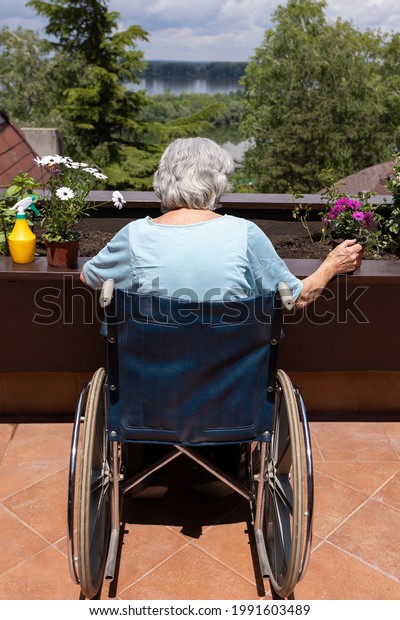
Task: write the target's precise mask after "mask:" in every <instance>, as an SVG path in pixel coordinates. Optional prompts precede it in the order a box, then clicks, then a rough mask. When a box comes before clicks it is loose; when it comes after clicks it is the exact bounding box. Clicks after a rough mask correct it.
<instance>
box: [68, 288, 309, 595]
mask: <svg viewBox="0 0 400 620" xmlns="http://www.w3.org/2000/svg"><path fill="white" fill-rule="evenodd" d="M112 291H113V283H112V281H107V282H106V283H105V285H104V286H103V290H102V293H101V296H100V304H101V305H102V306H103V307H106V306H107V305H108V304H109V303H110V301H111V298H112ZM276 298H277V301H278V304H277V308H276V311H277V312H278V313H279V315H280V319H279V325H280V324H281V314H282V312H281V310H282V305H283V306H284V307H286V308H288V309H291V307H293V304H294V301H293V298H292V297H291V294H290V291H289V289H288V287H287V286H286V285H285V284H284V283H281V284H280V285H279V289H278V293H277V295H276ZM275 344H277V343H275ZM274 353H275V355H277V347H275V351H274ZM109 389H112V386H109V385H108V384H107V374H106V371H105V370H104V369H103V368H99V369H98V370H97V371H96V372H95V373H94V375H93V378H92V380H91V381H90V382H88V383H87V384H85V385H84V387H83V390H82V392H81V395H80V398H79V401H78V404H77V409H76V416H75V423H74V427H73V433H72V441H71V457H70V467H69V483H68V561H69V569H70V574H71V578H72V580H73V582H74V583H76V584H80V587H81V592H82V594H83V595H84V597H85V598H88V599H93V598H95V597H96V596H97V595H98V594H99V591H100V590H101V587H102V584H103V579H104V578H105V579H106V580H110V581H112V580H113V579H114V576H115V568H116V559H117V553H118V545H119V540H120V536H121V532H120V525H121V524H120V518H121V513H122V505H123V497H124V495H125V494H126V493H127V492H128V491H130V490H131V489H132V488H134V487H135V486H137V485H139V484H140V483H141V482H142V481H143V480H145V479H146V478H147V477H148V476H149V475H151V474H153V473H154V472H156V471H157V470H159V469H160V468H161V467H164V466H165V465H166V464H167V463H169V462H171V461H173V460H175V459H176V458H178V457H179V456H181V455H186V456H187V457H188V458H190V459H192V460H193V461H194V462H196V463H197V464H198V465H200V466H201V467H202V468H204V469H205V470H206V471H208V472H209V473H211V474H212V475H213V476H215V477H216V478H217V479H219V480H221V481H222V482H223V483H225V484H226V485H228V486H229V487H230V488H231V489H233V490H234V491H235V492H237V493H239V494H240V495H241V496H243V497H244V498H245V499H246V500H247V501H248V502H249V508H250V512H251V522H252V525H253V528H254V536H255V542H256V549H257V555H258V560H259V565H260V569H261V575H262V577H263V579H269V581H270V584H271V588H272V590H273V591H274V592H275V593H277V594H278V595H279V596H280V597H281V598H287V597H289V596H291V595H292V593H293V591H294V589H295V586H296V584H297V583H298V581H299V580H300V579H301V578H302V577H303V576H304V574H305V571H306V569H307V565H308V561H309V556H310V550H311V539H312V520H313V469H312V453H311V441H310V434H309V428H308V422H307V416H306V410H305V406H304V402H303V399H302V397H301V394H300V391H299V389H298V388H297V387H296V386H294V385H293V384H292V382H291V380H290V378H289V377H288V375H287V374H286V373H285V372H284V371H282V370H277V373H276V380H275V385H274V388H272V390H274V393H275V396H274V418H273V428H272V433H269V432H266V433H265V434H264V435H265V436H264V437H263V438H262V439H261V440H257V441H252V442H248V443H244V444H243V447H244V452H245V482H242V480H237V479H235V478H233V477H231V476H230V475H228V474H226V473H225V472H223V471H221V470H220V469H218V468H217V467H216V466H215V465H214V464H212V463H210V462H209V461H208V460H207V459H205V458H204V457H203V456H201V455H200V454H198V453H197V452H196V450H195V446H194V447H192V446H187V445H180V444H171V445H172V451H171V452H170V453H169V454H167V455H166V456H165V457H163V458H161V459H159V460H158V461H157V462H155V463H154V464H152V465H151V466H150V467H147V468H146V469H144V470H142V471H141V472H140V473H139V474H137V475H135V476H133V477H132V478H130V479H128V480H125V462H124V445H125V444H124V443H123V442H119V441H116V440H112V438H111V440H109V438H108V413H107V390H109ZM268 389H270V388H268ZM82 423H83V431H82V438H81V441H80V446H81V447H80V451H81V456H80V475H79V480H78V481H77V476H76V474H77V463H78V444H79V440H80V437H79V435H80V427H81V425H82ZM111 434H112V433H111ZM238 443H240V442H238ZM76 491H77V498H76ZM75 512H76V517H77V532H76V533H75ZM76 548H77V555H76V553H75V549H76Z"/></svg>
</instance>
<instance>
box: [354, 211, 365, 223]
mask: <svg viewBox="0 0 400 620" xmlns="http://www.w3.org/2000/svg"><path fill="white" fill-rule="evenodd" d="M351 217H352V218H353V220H357V222H363V221H364V219H365V217H364V213H363V212H362V211H354V212H353V213H352V214H351Z"/></svg>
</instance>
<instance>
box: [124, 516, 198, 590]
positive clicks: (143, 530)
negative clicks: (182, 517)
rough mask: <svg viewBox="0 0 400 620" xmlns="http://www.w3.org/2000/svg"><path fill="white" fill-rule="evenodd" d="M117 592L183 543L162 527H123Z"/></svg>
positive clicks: (179, 547) (179, 538)
mask: <svg viewBox="0 0 400 620" xmlns="http://www.w3.org/2000/svg"><path fill="white" fill-rule="evenodd" d="M124 530H125V534H124V537H123V546H122V551H121V562H120V567H119V574H118V579H117V583H116V584H113V587H114V586H115V585H116V586H117V592H121V591H122V590H126V588H128V587H129V586H130V585H131V584H132V583H134V582H135V581H137V580H138V579H140V578H141V577H143V576H144V575H145V574H146V573H148V572H149V571H151V570H152V569H154V568H155V567H156V566H158V565H159V564H160V563H161V562H164V560H166V559H167V558H169V557H170V556H171V555H173V554H174V553H176V552H177V551H178V550H179V549H181V548H182V547H183V546H184V545H186V544H187V543H186V541H185V540H184V538H182V536H179V535H178V534H176V533H175V532H173V531H172V530H171V529H170V528H168V527H165V526H164V525H144V524H143V525H131V524H129V523H127V524H125V527H124Z"/></svg>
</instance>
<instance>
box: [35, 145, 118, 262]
mask: <svg viewBox="0 0 400 620" xmlns="http://www.w3.org/2000/svg"><path fill="white" fill-rule="evenodd" d="M35 162H36V163H37V165H38V166H40V167H41V168H42V172H43V175H42V178H43V181H42V189H43V195H42V197H41V210H42V214H43V220H42V227H43V239H44V242H45V246H46V255H47V261H48V263H49V264H50V265H52V266H54V267H65V266H67V267H76V265H77V261H78V256H79V232H78V231H77V229H76V225H77V223H78V220H79V219H80V218H81V217H84V216H88V215H89V211H90V210H91V209H93V208H94V206H95V205H94V204H93V203H90V202H89V201H88V200H87V196H88V194H89V191H90V190H91V189H93V188H94V186H95V184H96V182H97V181H99V180H101V181H102V180H105V179H106V178H107V177H106V175H104V174H102V173H101V172H100V171H99V170H97V169H96V168H92V167H90V166H88V165H87V164H85V163H80V162H75V161H73V160H72V159H71V158H70V157H61V156H60V155H46V156H45V157H41V158H36V159H35Z"/></svg>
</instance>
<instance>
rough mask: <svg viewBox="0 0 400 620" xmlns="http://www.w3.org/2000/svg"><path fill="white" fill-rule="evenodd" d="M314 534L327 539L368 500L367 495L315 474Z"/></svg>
mask: <svg viewBox="0 0 400 620" xmlns="http://www.w3.org/2000/svg"><path fill="white" fill-rule="evenodd" d="M314 483H315V499H314V532H315V534H317V535H318V536H321V537H322V538H325V537H326V536H328V534H329V533H330V532H331V531H332V530H333V529H334V528H335V527H337V526H338V525H339V524H340V523H341V522H342V521H343V520H344V519H346V518H347V517H348V516H349V515H350V514H351V513H352V512H353V510H355V509H356V508H358V507H359V506H360V505H361V504H362V503H363V502H364V501H365V500H366V499H367V495H365V494H364V493H360V492H359V491H355V490H353V489H350V488H349V487H348V486H345V485H343V484H341V483H340V482H337V481H336V480H332V478H328V477H327V476H325V475H323V474H319V473H318V472H315V475H314Z"/></svg>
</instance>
